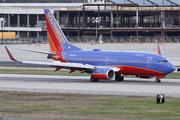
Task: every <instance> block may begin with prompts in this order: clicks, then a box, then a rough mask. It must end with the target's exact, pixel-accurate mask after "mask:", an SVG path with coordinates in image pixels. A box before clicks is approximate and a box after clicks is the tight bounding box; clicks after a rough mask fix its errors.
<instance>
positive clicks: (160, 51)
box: [157, 43, 163, 56]
mask: <svg viewBox="0 0 180 120" xmlns="http://www.w3.org/2000/svg"><path fill="white" fill-rule="evenodd" d="M157 47H158V54H159V55H161V56H163V52H162V50H161V47H160V44H159V43H158V44H157Z"/></svg>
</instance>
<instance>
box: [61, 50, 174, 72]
mask: <svg viewBox="0 0 180 120" xmlns="http://www.w3.org/2000/svg"><path fill="white" fill-rule="evenodd" d="M63 56H64V58H65V59H66V60H67V61H68V62H70V63H82V64H90V65H94V66H114V67H118V68H120V73H121V74H126V75H149V76H157V75H166V74H169V73H171V72H172V71H174V70H175V66H174V65H173V64H172V63H171V62H170V61H169V60H168V59H167V58H165V57H163V56H160V55H157V54H152V53H143V52H118V51H101V50H99V49H95V50H92V51H90V50H73V51H69V50H68V51H63Z"/></svg>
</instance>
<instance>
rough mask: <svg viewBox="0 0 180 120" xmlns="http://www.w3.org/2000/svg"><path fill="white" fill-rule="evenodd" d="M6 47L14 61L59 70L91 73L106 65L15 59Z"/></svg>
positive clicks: (116, 70)
mask: <svg viewBox="0 0 180 120" xmlns="http://www.w3.org/2000/svg"><path fill="white" fill-rule="evenodd" d="M5 49H6V51H7V53H8V55H9V58H10V59H11V60H12V61H16V62H21V63H27V64H38V65H48V66H52V67H56V70H55V71H58V70H60V69H61V68H67V69H71V71H70V73H71V72H73V71H75V70H78V69H79V70H80V71H81V70H83V71H86V72H88V73H91V72H93V71H94V70H95V69H97V68H103V67H105V66H93V65H89V64H81V63H63V62H36V61H22V60H17V59H15V58H14V57H13V55H12V54H11V52H10V51H9V49H8V48H7V47H6V46H5ZM106 68H111V69H112V70H114V71H115V72H118V71H119V70H120V69H119V68H116V67H107V66H106Z"/></svg>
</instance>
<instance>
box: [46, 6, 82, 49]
mask: <svg viewBox="0 0 180 120" xmlns="http://www.w3.org/2000/svg"><path fill="white" fill-rule="evenodd" d="M44 13H45V19H46V25H47V32H48V38H49V44H50V49H51V51H64V50H81V49H80V48H78V47H76V46H74V45H71V44H70V43H69V42H68V40H67V39H66V37H65V35H64V33H63V31H62V30H61V28H60V26H59V25H58V23H57V21H56V19H55V18H54V16H53V14H52V13H51V11H50V10H49V9H44Z"/></svg>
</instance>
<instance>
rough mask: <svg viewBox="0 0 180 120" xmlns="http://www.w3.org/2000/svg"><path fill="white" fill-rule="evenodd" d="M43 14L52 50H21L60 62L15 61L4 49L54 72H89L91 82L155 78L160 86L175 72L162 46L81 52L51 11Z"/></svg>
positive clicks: (29, 62) (45, 10)
mask: <svg viewBox="0 0 180 120" xmlns="http://www.w3.org/2000/svg"><path fill="white" fill-rule="evenodd" d="M44 12H45V19H46V25H47V34H48V39H49V44H50V51H49V52H44V51H38V50H29V49H21V50H25V51H30V52H36V53H43V54H47V58H50V59H53V61H60V62H36V61H22V60H16V59H15V58H14V57H13V56H12V54H11V53H10V51H9V50H8V48H7V47H6V46H5V49H6V51H7V53H8V55H9V57H10V59H11V60H13V61H17V62H21V63H28V64H40V65H49V66H52V67H55V68H56V69H55V71H58V70H60V69H62V68H63V69H70V72H69V73H72V72H74V71H81V73H89V74H91V77H90V81H91V82H99V79H105V80H113V79H115V81H123V80H124V75H135V76H136V77H138V78H152V77H156V79H155V82H156V83H160V82H161V80H160V78H164V77H165V76H166V75H167V74H169V73H171V72H173V71H174V70H175V69H176V67H175V66H174V65H173V64H172V63H171V62H170V61H169V60H168V59H167V58H165V57H164V56H163V53H162V50H161V48H160V45H159V44H158V54H153V53H144V52H122V51H102V50H101V49H93V50H82V49H81V48H78V47H76V46H74V45H72V44H70V43H69V42H68V40H67V38H66V36H65V35H64V33H63V31H62V30H61V28H60V26H59V25H58V23H57V21H56V19H55V18H54V16H53V14H52V13H51V11H50V10H49V9H44Z"/></svg>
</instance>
